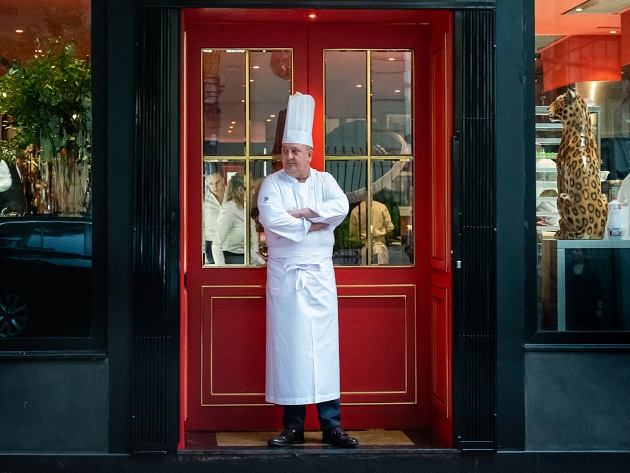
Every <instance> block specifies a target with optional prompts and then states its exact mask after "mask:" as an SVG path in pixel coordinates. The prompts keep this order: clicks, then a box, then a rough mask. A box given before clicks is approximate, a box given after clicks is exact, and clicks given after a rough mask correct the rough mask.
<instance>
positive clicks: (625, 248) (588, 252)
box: [531, 0, 630, 332]
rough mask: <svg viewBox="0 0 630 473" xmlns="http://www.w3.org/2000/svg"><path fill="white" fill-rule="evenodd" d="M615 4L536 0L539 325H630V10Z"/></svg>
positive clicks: (588, 328)
mask: <svg viewBox="0 0 630 473" xmlns="http://www.w3.org/2000/svg"><path fill="white" fill-rule="evenodd" d="M591 3H592V4H591ZM613 3H614V2H589V3H588V4H584V5H580V8H575V9H572V10H569V11H567V10H566V8H565V4H564V3H563V2H560V1H547V0H536V62H535V71H536V72H535V73H536V75H535V91H536V111H535V116H536V123H535V129H536V154H535V156H533V157H532V158H531V159H532V161H535V166H536V186H535V189H536V230H537V252H538V255H537V256H538V265H537V278H538V291H537V292H538V295H537V296H538V297H537V299H538V311H537V329H538V331H546V332H571V331H574V332H609V331H627V330H630V291H629V290H628V287H627V286H628V284H630V277H629V276H628V275H630V238H629V235H628V229H629V218H628V205H629V204H630V201H629V199H630V179H629V178H627V176H628V174H629V173H630V98H629V96H628V93H627V91H628V90H629V84H628V77H629V74H630V69H629V66H628V64H630V55H629V54H630V53H628V51H629V49H628V48H627V47H626V46H627V43H628V42H629V41H630V39H629V38H630V35H629V34H628V32H626V33H623V32H622V31H621V28H620V27H621V24H622V23H624V22H628V20H630V11H625V12H624V11H622V10H623V9H624V8H627V7H626V6H622V5H617V6H615V4H613ZM609 4H610V5H609ZM564 110H569V111H570V112H571V113H573V114H574V116H578V117H580V118H579V119H578V120H577V121H575V120H573V121H568V120H566V121H565V120H563V118H562V117H563V113H562V112H563V111H564ZM574 111H575V112H574ZM565 133H566V135H565ZM564 136H567V137H568V136H574V137H576V138H577V139H575V140H573V141H570V140H568V139H565V138H564Z"/></svg>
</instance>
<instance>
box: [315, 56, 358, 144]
mask: <svg viewBox="0 0 630 473" xmlns="http://www.w3.org/2000/svg"><path fill="white" fill-rule="evenodd" d="M324 58H325V80H326V97H325V100H326V112H325V113H326V150H325V152H326V155H328V156H342V155H345V156H347V155H361V156H367V154H368V152H367V126H366V123H367V100H366V94H367V89H368V87H367V67H366V64H367V52H366V51H326V52H325V57H324Z"/></svg>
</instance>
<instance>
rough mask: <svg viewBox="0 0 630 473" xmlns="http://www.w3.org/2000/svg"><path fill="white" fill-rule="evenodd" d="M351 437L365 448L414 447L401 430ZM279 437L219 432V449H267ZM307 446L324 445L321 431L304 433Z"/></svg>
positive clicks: (353, 433)
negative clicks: (272, 439)
mask: <svg viewBox="0 0 630 473" xmlns="http://www.w3.org/2000/svg"><path fill="white" fill-rule="evenodd" d="M348 433H349V434H350V436H351V437H355V438H356V439H357V440H358V441H359V445H363V446H392V445H395V446H413V445H414V443H413V442H412V441H411V440H409V437H407V436H406V435H405V434H404V433H403V432H401V431H400V430H384V429H374V430H352V431H348ZM276 435H278V432H217V446H218V447H266V446H267V442H268V441H269V439H271V438H273V437H275V436H276ZM304 440H305V441H306V443H305V445H309V444H319V445H321V444H322V433H321V432H320V431H313V432H304Z"/></svg>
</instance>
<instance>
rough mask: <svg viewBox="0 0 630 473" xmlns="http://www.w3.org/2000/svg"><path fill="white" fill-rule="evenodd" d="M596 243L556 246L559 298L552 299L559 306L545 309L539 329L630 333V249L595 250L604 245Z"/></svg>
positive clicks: (620, 245)
mask: <svg viewBox="0 0 630 473" xmlns="http://www.w3.org/2000/svg"><path fill="white" fill-rule="evenodd" d="M593 243H595V242H587V243H583V242H581V241H579V240H567V241H558V242H557V254H558V259H557V263H558V271H557V296H556V295H555V294H553V295H552V298H553V299H554V300H557V306H555V305H548V306H546V307H545V310H544V311H543V314H542V315H543V319H542V324H541V325H542V326H539V329H542V330H560V331H564V330H567V331H618V330H629V329H630V280H629V278H627V277H626V276H625V275H627V274H629V270H630V245H627V244H626V242H623V241H620V242H615V243H613V244H610V245H611V246H613V245H614V246H615V247H612V248H611V247H602V246H595V245H602V243H604V244H605V242H596V243H595V245H594V244H593ZM553 263H555V262H553ZM550 269H552V268H550ZM544 277H545V278H546V279H548V277H547V275H545V276H544ZM549 286H551V285H549Z"/></svg>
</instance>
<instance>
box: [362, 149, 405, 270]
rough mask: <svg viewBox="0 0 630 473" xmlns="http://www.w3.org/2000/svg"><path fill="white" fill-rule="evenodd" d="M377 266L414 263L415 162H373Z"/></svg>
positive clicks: (372, 229)
mask: <svg viewBox="0 0 630 473" xmlns="http://www.w3.org/2000/svg"><path fill="white" fill-rule="evenodd" d="M370 217H371V218H370V220H371V222H370V231H371V234H372V252H373V257H372V258H373V261H372V262H373V264H379V265H393V266H405V265H409V264H413V262H414V259H413V257H414V240H413V161H412V160H404V161H398V160H392V161H390V160H387V161H385V160H374V161H372V211H371V214H370Z"/></svg>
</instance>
